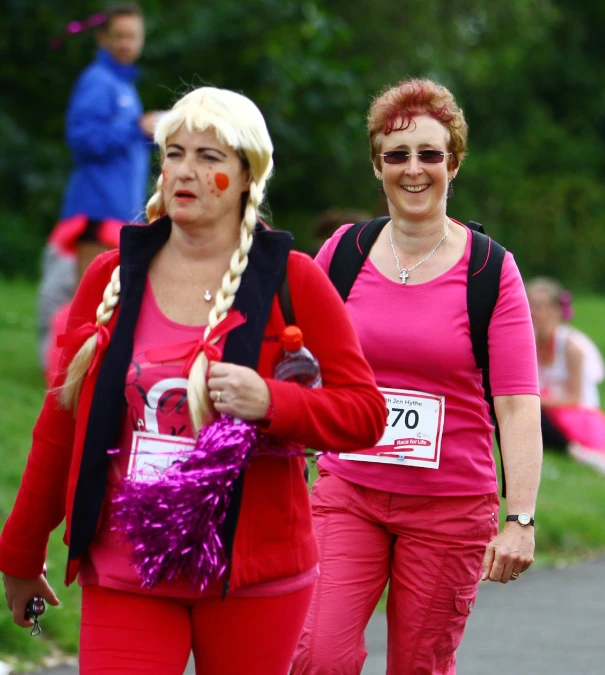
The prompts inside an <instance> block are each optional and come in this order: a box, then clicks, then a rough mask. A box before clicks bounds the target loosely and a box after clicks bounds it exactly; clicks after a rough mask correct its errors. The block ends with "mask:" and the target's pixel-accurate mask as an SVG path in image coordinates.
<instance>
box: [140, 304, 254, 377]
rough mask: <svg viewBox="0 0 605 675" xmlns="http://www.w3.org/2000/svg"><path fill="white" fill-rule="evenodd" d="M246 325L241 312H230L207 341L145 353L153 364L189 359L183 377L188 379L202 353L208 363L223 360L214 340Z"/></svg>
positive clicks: (209, 334)
mask: <svg viewBox="0 0 605 675" xmlns="http://www.w3.org/2000/svg"><path fill="white" fill-rule="evenodd" d="M244 323H246V319H245V318H244V316H243V315H242V313H241V312H237V311H235V312H229V314H228V315H227V317H226V318H225V319H223V321H221V322H220V323H219V324H217V325H216V326H215V327H214V328H213V329H212V330H211V331H210V332H209V333H208V337H207V338H206V339H204V338H201V339H199V340H193V341H191V342H181V343H180V344H178V345H170V346H168V347H158V348H157V349H149V350H147V351H146V352H145V356H146V357H147V359H148V360H149V361H150V362H151V363H161V362H162V361H178V360H179V359H187V360H186V361H185V365H184V366H183V375H185V377H188V376H189V373H190V372H191V368H192V366H193V362H194V361H195V359H196V357H197V355H198V354H199V353H200V352H201V351H203V352H204V354H205V355H206V358H207V359H208V362H210V361H220V360H221V359H222V358H223V350H222V349H221V348H220V347H218V346H217V345H216V344H214V343H213V340H218V339H220V338H222V337H223V336H225V335H227V333H229V332H230V331H232V330H233V329H234V328H237V327H238V326H241V325H243V324H244Z"/></svg>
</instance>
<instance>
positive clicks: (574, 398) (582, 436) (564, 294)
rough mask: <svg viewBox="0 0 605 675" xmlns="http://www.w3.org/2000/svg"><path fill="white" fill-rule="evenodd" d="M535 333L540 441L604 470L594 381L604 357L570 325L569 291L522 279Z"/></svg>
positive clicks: (604, 424)
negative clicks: (539, 405)
mask: <svg viewBox="0 0 605 675" xmlns="http://www.w3.org/2000/svg"><path fill="white" fill-rule="evenodd" d="M527 295H528V297H529V306H530V308H531V317H532V321H533V324H534V330H535V333H536V347H537V353H538V374H539V378H540V401H541V407H542V437H543V440H544V445H545V446H547V447H550V448H553V449H556V450H562V451H565V452H567V453H569V455H571V456H572V457H573V458H574V459H576V460H578V461H580V462H584V463H586V464H589V465H591V466H593V467H594V468H595V469H597V470H598V471H600V472H602V473H605V415H604V414H603V412H602V411H601V407H600V397H599V389H598V385H599V383H600V382H602V381H603V376H604V374H605V373H604V370H605V369H604V365H603V357H602V356H601V353H600V351H599V349H598V347H597V346H596V345H595V344H594V342H593V341H592V340H591V339H590V338H589V337H588V336H587V335H585V334H584V333H582V332H581V331H579V330H578V329H577V328H574V327H573V326H570V325H569V323H568V322H569V321H571V319H572V318H573V307H572V295H571V293H570V292H569V291H567V290H566V289H564V288H563V287H562V286H561V284H560V283H558V282H557V281H555V280H554V279H549V278H547V277H537V278H535V279H532V280H531V281H530V282H529V283H528V284H527Z"/></svg>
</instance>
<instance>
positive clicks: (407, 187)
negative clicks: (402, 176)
mask: <svg viewBox="0 0 605 675" xmlns="http://www.w3.org/2000/svg"><path fill="white" fill-rule="evenodd" d="M401 187H402V188H403V189H404V190H405V191H406V192H414V193H416V192H424V191H425V190H428V189H429V187H430V186H429V185H402V186H401Z"/></svg>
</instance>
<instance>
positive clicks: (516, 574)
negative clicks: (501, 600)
mask: <svg viewBox="0 0 605 675" xmlns="http://www.w3.org/2000/svg"><path fill="white" fill-rule="evenodd" d="M510 576H511V578H512V579H517V578H518V577H519V572H511V575H510Z"/></svg>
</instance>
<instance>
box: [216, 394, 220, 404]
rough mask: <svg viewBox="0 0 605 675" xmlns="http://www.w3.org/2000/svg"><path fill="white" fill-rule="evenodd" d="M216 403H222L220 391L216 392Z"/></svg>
mask: <svg viewBox="0 0 605 675" xmlns="http://www.w3.org/2000/svg"><path fill="white" fill-rule="evenodd" d="M216 402H217V403H220V402H221V392H220V391H217V392H216Z"/></svg>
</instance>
